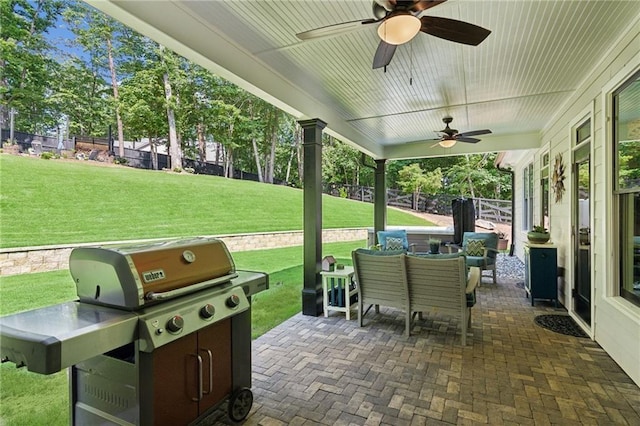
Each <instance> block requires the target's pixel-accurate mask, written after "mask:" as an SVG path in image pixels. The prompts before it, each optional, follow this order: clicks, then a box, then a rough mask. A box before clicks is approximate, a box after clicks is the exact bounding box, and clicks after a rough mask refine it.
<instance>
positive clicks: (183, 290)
mask: <svg viewBox="0 0 640 426" xmlns="http://www.w3.org/2000/svg"><path fill="white" fill-rule="evenodd" d="M237 277H238V274H236V273H232V274H227V275H224V276H222V277H218V278H214V279H212V280H207V281H202V282H200V283H196V284H191V285H189V286H186V287H180V288H176V289H175V290H169V291H163V292H161V293H156V292H154V291H150V292H149V293H147V294H145V296H144V298H145V299H146V300H153V301H155V300H167V299H173V298H174V297H178V296H183V295H185V294H189V293H193V292H194V291H198V290H202V289H204V288H207V287H212V286H214V285H218V284H222V283H224V282H227V281H229V280H232V279H234V278H237Z"/></svg>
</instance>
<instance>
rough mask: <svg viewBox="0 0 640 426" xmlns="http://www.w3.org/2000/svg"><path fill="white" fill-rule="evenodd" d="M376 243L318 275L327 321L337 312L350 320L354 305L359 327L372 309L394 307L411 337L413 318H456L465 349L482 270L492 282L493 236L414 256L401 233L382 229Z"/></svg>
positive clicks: (467, 238)
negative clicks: (346, 263) (350, 262)
mask: <svg viewBox="0 0 640 426" xmlns="http://www.w3.org/2000/svg"><path fill="white" fill-rule="evenodd" d="M378 241H379V245H378V246H376V247H374V248H373V249H357V250H355V251H353V252H352V260H353V267H351V266H340V269H338V268H337V267H334V268H331V269H332V270H329V271H323V272H322V273H321V274H322V283H323V296H324V299H323V300H324V315H325V317H326V316H328V313H329V311H339V312H344V313H345V316H346V319H347V320H349V319H350V315H351V309H352V308H353V307H356V306H357V309H358V323H359V325H360V327H362V326H363V319H364V316H365V315H366V314H367V313H368V312H369V310H370V309H371V307H375V311H376V313H378V312H379V306H380V305H383V306H387V307H392V308H396V309H400V310H403V311H404V319H405V333H404V334H405V335H406V336H409V335H410V331H411V325H412V322H413V321H414V320H415V317H416V315H417V316H418V317H419V318H420V319H422V314H423V312H431V313H439V314H445V315H451V316H454V317H458V318H459V322H460V328H461V343H462V345H463V346H464V345H466V334H467V330H468V329H469V328H470V327H471V308H472V307H473V306H474V304H475V288H476V287H477V286H479V285H480V281H481V277H482V270H490V271H492V272H493V282H494V283H495V282H496V275H495V261H496V254H497V253H498V250H497V249H496V246H497V242H498V236H497V234H495V233H475V232H467V233H464V236H463V240H462V245H461V246H454V245H453V244H451V245H449V250H450V251H455V252H452V253H447V254H440V253H419V252H416V251H415V248H414V247H413V246H412V245H411V244H409V240H408V238H407V237H406V231H402V230H394V231H380V232H379V233H378ZM336 266H337V265H336Z"/></svg>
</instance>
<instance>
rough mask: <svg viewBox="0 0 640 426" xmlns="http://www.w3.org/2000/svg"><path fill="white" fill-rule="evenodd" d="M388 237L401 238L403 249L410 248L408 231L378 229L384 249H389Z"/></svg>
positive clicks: (379, 240) (379, 239) (379, 238)
mask: <svg viewBox="0 0 640 426" xmlns="http://www.w3.org/2000/svg"><path fill="white" fill-rule="evenodd" d="M388 238H401V239H402V249H403V250H409V240H408V239H407V231H405V230H398V231H378V242H379V243H380V244H381V245H382V249H383V250H387V239H388Z"/></svg>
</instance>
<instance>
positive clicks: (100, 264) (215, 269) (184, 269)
mask: <svg viewBox="0 0 640 426" xmlns="http://www.w3.org/2000/svg"><path fill="white" fill-rule="evenodd" d="M69 270H70V272H71V276H72V277H73V280H74V282H75V283H76V290H77V293H78V297H79V299H80V301H81V302H85V303H92V304H98V305H107V306H114V307H120V308H127V309H138V308H141V307H143V306H147V305H149V304H152V303H155V302H158V301H161V300H166V299H172V298H174V297H178V296H181V295H183V294H187V293H191V292H194V291H197V290H200V289H202V288H205V287H210V286H215V285H218V284H221V283H224V282H228V281H229V280H230V279H231V278H233V277H235V276H236V273H235V272H236V270H235V265H234V263H233V259H232V258H231V255H230V254H229V251H228V250H227V247H226V246H225V244H224V243H223V242H222V241H221V240H218V239H216V238H190V239H180V240H171V241H161V242H153V243H143V244H128V245H120V246H100V247H80V248H76V249H74V250H73V251H72V252H71V256H70V258H69Z"/></svg>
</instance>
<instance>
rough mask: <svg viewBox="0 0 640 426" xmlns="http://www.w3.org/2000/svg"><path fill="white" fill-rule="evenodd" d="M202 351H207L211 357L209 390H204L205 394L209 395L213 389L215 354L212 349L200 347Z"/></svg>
mask: <svg viewBox="0 0 640 426" xmlns="http://www.w3.org/2000/svg"><path fill="white" fill-rule="evenodd" d="M200 351H201V352H206V353H207V356H208V357H209V390H207V391H203V392H202V393H203V394H204V395H209V394H210V393H211V392H212V391H213V354H212V353H211V350H210V349H200Z"/></svg>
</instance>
